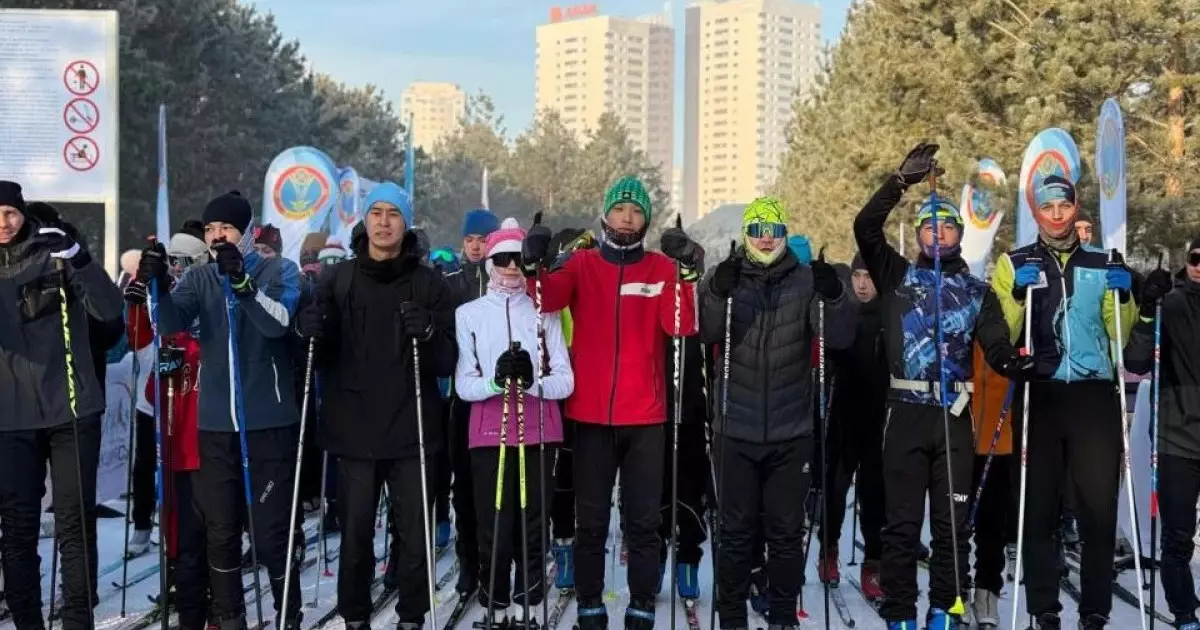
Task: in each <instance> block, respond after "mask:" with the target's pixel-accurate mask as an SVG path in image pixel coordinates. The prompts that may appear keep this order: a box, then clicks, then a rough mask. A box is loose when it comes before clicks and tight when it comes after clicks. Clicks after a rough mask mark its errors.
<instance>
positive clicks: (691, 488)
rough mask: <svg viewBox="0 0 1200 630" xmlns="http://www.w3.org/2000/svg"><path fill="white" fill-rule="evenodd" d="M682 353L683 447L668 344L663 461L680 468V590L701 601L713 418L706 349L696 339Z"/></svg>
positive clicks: (667, 505)
mask: <svg viewBox="0 0 1200 630" xmlns="http://www.w3.org/2000/svg"><path fill="white" fill-rule="evenodd" d="M682 347H683V354H684V359H683V374H682V376H681V378H682V379H683V409H682V412H683V413H681V414H680V425H679V446H678V452H676V449H675V445H674V443H673V441H674V431H675V428H674V427H673V426H672V425H673V423H674V422H675V371H674V370H675V368H674V365H675V347H674V344H673V343H671V342H668V343H667V347H666V359H667V364H666V365H667V373H666V378H667V437H666V439H665V440H663V461H664V462H666V463H667V464H668V465H670V463H671V462H673V461H675V462H677V463H676V464H675V465H676V466H678V467H679V469H678V471H677V488H676V491H677V494H678V502H677V503H676V504H675V510H676V519H677V520H678V525H679V529H678V532H677V534H676V539H675V553H676V559H677V561H678V565H677V567H676V569H675V571H676V575H675V585H676V591H678V593H679V597H680V598H682V599H688V600H696V599H699V598H700V582H699V575H700V560H701V559H702V558H703V555H704V552H703V550H702V549H701V548H700V545H701V544H703V543H704V540H705V538H706V535H705V525H704V494H705V490H707V488H708V484H709V481H708V480H709V461H708V454H707V453H706V452H705V448H704V447H705V438H704V423H706V422H708V421H709V418H708V393H707V389H708V387H707V385H706V384H705V381H704V379H705V374H706V365H705V356H704V355H705V352H704V348H705V347H706V346H705V345H704V344H702V343H700V340H699V339H698V338H696V337H687V338H685V339H684V340H683V342H682ZM671 499H672V497H671V475H670V474H669V472H668V473H666V474H663V493H662V525H660V526H659V528H658V535H659V537H660V538H661V539H662V551H661V552H660V553H659V558H660V560H661V563H662V569H661V571H660V574H661V575H662V578H660V586H659V591H660V592H661V590H662V581H663V580H665V579H666V572H667V571H668V570H670V567H668V566H667V561H668V559H669V558H668V552H669V551H670V544H669V543H670V541H671Z"/></svg>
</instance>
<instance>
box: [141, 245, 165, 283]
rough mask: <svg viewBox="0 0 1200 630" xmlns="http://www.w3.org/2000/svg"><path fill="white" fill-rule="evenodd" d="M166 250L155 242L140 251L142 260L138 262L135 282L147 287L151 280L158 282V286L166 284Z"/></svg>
mask: <svg viewBox="0 0 1200 630" xmlns="http://www.w3.org/2000/svg"><path fill="white" fill-rule="evenodd" d="M168 269H170V266H169V265H168V263H167V248H166V247H165V246H163V244H162V243H159V242H158V241H155V242H153V243H151V244H150V245H147V246H146V248H145V249H143V250H142V258H141V260H139V261H138V270H137V281H138V282H141V283H143V284H144V285H149V284H150V281H151V280H158V283H159V286H162V285H165V284H166V283H167V270H168Z"/></svg>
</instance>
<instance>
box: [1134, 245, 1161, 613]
mask: <svg viewBox="0 0 1200 630" xmlns="http://www.w3.org/2000/svg"><path fill="white" fill-rule="evenodd" d="M1162 263H1163V255H1162V254H1161V253H1159V255H1158V268H1159V269H1162ZM1161 362H1162V298H1158V301H1157V302H1156V303H1155V304H1154V390H1153V396H1154V405H1153V407H1151V409H1150V412H1151V413H1153V414H1154V422H1153V427H1154V428H1153V430H1152V431H1151V432H1150V630H1154V621H1155V617H1154V612H1155V608H1156V606H1155V604H1156V603H1157V602H1156V600H1155V592H1156V587H1157V586H1158V584H1157V580H1156V579H1155V577H1156V574H1157V573H1158V571H1157V570H1156V566H1155V558H1154V555H1155V554H1154V549H1155V546H1154V543H1155V541H1156V539H1157V538H1158V388H1159V385H1160V381H1161V380H1162V372H1161V371H1160V370H1161V367H1162V365H1161ZM1138 553H1141V550H1139V551H1138Z"/></svg>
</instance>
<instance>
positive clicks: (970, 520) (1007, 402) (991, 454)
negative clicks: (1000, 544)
mask: <svg viewBox="0 0 1200 630" xmlns="http://www.w3.org/2000/svg"><path fill="white" fill-rule="evenodd" d="M1016 389H1017V383H1016V381H1012V382H1009V384H1008V393H1007V394H1005V395H1004V406H1002V407H1001V408H1000V422H999V423H997V424H996V431H995V432H993V433H992V443H991V445H990V446H988V453H987V459H985V460H983V472H981V473H980V474H979V487H978V488H976V489H975V497H974V499H973V500H972V502H971V512H970V514H969V515H968V516H967V530H968V531H971V530H974V529H975V517H976V516H977V515H978V514H979V501H980V499H981V498H982V497H983V488H984V486H986V485H987V478H988V471H990V470H991V469H992V460H993V459H995V457H996V444H997V443H998V442H999V441H1000V434H1001V433H1002V432H1003V430H1004V423H1005V422H1007V421H1008V410H1009V409H1010V408H1011V407H1012V399H1013V392H1014V391H1016Z"/></svg>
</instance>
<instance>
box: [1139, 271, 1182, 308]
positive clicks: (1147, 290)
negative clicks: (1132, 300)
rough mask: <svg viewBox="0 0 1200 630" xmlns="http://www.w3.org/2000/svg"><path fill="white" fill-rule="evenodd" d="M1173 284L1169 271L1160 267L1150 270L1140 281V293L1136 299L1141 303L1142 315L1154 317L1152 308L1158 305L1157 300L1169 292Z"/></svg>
mask: <svg viewBox="0 0 1200 630" xmlns="http://www.w3.org/2000/svg"><path fill="white" fill-rule="evenodd" d="M1174 284H1175V282H1174V280H1173V279H1172V278H1171V272H1169V271H1167V270H1166V269H1163V268H1161V267H1160V268H1158V269H1155V270H1154V271H1151V272H1150V275H1148V276H1146V280H1145V281H1144V282H1143V283H1142V295H1141V298H1140V299H1139V300H1138V303H1140V304H1141V305H1142V307H1141V312H1142V316H1143V317H1154V310H1155V307H1156V306H1157V305H1158V301H1159V300H1161V299H1163V296H1165V295H1166V294H1168V293H1170V292H1171V287H1172V286H1174Z"/></svg>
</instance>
